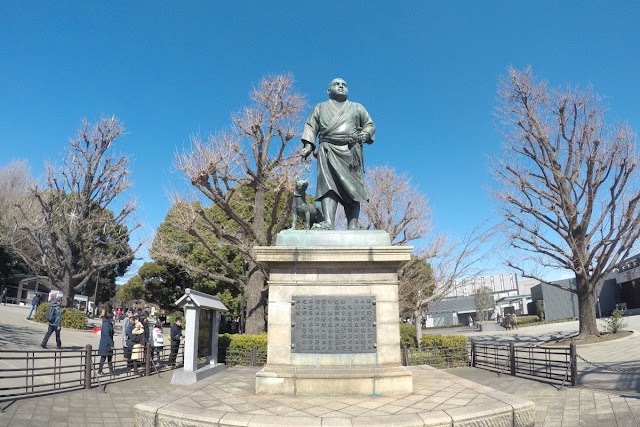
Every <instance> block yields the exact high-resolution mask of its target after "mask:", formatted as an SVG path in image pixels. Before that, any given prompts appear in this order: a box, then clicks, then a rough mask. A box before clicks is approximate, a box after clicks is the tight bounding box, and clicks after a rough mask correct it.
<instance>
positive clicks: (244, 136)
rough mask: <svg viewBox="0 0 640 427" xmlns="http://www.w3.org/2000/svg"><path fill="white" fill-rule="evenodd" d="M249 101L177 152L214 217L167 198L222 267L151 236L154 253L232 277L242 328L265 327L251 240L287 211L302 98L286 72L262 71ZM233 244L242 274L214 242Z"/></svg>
mask: <svg viewBox="0 0 640 427" xmlns="http://www.w3.org/2000/svg"><path fill="white" fill-rule="evenodd" d="M250 97H251V100H252V101H253V103H252V104H251V105H250V106H248V107H246V108H244V109H243V110H242V111H241V112H239V113H237V114H234V115H232V117H231V122H232V124H231V130H230V131H228V132H222V133H219V134H217V135H212V136H210V137H209V138H208V139H206V140H202V139H201V138H200V137H199V136H195V137H193V138H192V149H191V150H190V151H188V152H185V153H182V154H180V155H178V156H177V159H176V164H177V168H178V169H179V170H181V171H182V172H184V173H185V174H186V176H187V177H188V178H189V180H190V182H191V184H192V185H193V186H194V187H195V189H197V191H198V196H199V197H203V196H204V198H205V199H206V200H208V201H210V202H211V203H213V205H214V206H215V207H216V208H217V211H218V212H220V213H221V215H220V216H218V217H213V216H212V215H211V213H212V210H207V209H205V208H204V207H203V205H202V204H201V203H182V202H181V200H184V199H185V197H184V196H179V197H178V200H176V203H174V210H175V208H176V206H178V207H179V208H180V209H179V210H176V212H175V215H174V221H175V226H176V227H179V228H180V229H182V230H185V231H187V232H188V233H189V234H191V235H192V236H193V237H195V238H196V240H197V241H198V242H199V243H200V244H201V245H202V246H203V247H204V248H206V251H207V253H208V255H209V256H210V257H212V258H213V259H215V260H216V262H217V263H218V264H219V265H221V266H223V267H224V274H221V273H219V272H217V271H210V270H207V269H203V268H199V267H198V266H197V265H195V264H193V263H190V262H188V260H186V259H184V258H183V257H181V256H180V253H179V250H178V248H176V247H174V246H173V242H167V241H164V242H160V241H158V239H156V242H157V243H156V244H155V247H154V257H157V258H158V259H163V258H164V259H167V260H168V261H170V262H173V263H179V264H181V265H182V266H183V267H185V268H186V269H187V270H189V271H192V272H194V273H196V274H198V275H202V276H204V277H210V278H212V279H214V280H218V281H222V282H227V283H233V284H235V285H236V286H238V288H239V290H240V291H241V292H242V294H243V295H244V296H245V297H246V309H247V323H246V331H247V332H248V333H257V332H262V331H264V330H265V326H266V323H265V303H266V280H267V278H268V274H269V272H268V270H267V269H266V267H265V266H264V265H260V264H258V263H257V262H256V260H255V256H254V253H253V246H255V245H260V246H266V245H272V244H273V243H274V242H275V236H276V234H277V233H278V232H279V231H280V230H282V229H283V228H284V227H285V225H286V222H287V219H288V217H289V214H290V212H291V206H290V205H291V197H292V191H291V190H292V182H293V176H294V175H295V173H296V171H298V170H299V165H300V163H301V159H300V158H299V156H295V155H290V154H293V153H291V151H292V149H291V145H290V144H289V142H290V141H291V140H292V139H293V138H294V137H295V135H296V130H297V129H298V128H299V127H300V123H299V122H300V119H301V117H300V113H301V111H302V109H303V107H304V105H305V103H304V99H303V97H302V96H301V95H300V94H298V93H296V92H295V91H294V90H293V76H291V75H276V76H269V77H266V78H264V79H262V81H261V82H260V84H259V85H258V86H257V87H255V88H254V89H253V91H252V92H251V95H250ZM224 245H228V246H231V247H233V248H236V249H237V250H238V251H240V253H242V255H243V256H244V257H245V259H246V264H245V265H246V269H245V272H246V273H245V274H238V273H237V271H236V269H235V268H234V265H233V264H232V263H231V262H230V261H229V260H228V259H226V258H225V257H223V256H221V251H220V250H219V247H220V246H224Z"/></svg>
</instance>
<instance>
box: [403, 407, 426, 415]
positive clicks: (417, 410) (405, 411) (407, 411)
mask: <svg viewBox="0 0 640 427" xmlns="http://www.w3.org/2000/svg"><path fill="white" fill-rule="evenodd" d="M420 412H424V409H420V408H415V407H408V408H404V409H402V410H400V411H398V414H418V413H420Z"/></svg>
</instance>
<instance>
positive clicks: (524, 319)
mask: <svg viewBox="0 0 640 427" xmlns="http://www.w3.org/2000/svg"><path fill="white" fill-rule="evenodd" d="M516 320H517V321H518V325H524V324H526V323H533V322H538V321H540V318H539V317H538V316H536V315H529V316H518V317H516Z"/></svg>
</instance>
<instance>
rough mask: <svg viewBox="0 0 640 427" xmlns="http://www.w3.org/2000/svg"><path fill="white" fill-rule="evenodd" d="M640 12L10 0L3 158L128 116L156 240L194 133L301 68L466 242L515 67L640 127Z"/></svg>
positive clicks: (55, 150)
mask: <svg viewBox="0 0 640 427" xmlns="http://www.w3.org/2000/svg"><path fill="white" fill-rule="evenodd" d="M639 12H640V3H637V2H632V1H617V2H604V1H536V2H532V1H509V2H507V1H504V2H498V1H482V2H480V1H465V2H461V1H448V2H444V1H443V2H433V1H406V2H397V3H396V4H391V3H390V2H382V1H354V2H346V1H339V2H335V1H325V2H300V1H278V2H265V1H236V2H214V1H189V2H157V1H155V2H151V1H135V2H131V1H110V2H100V1H71V0H69V1H64V2H51V1H29V2H25V1H14V0H3V1H2V2H0V84H1V85H2V88H1V89H2V92H1V95H0V153H1V154H0V166H1V165H5V164H7V163H9V162H10V161H11V160H14V159H26V160H27V161H28V162H29V163H30V165H31V168H32V172H33V174H34V175H35V176H41V175H42V173H43V170H44V167H43V166H44V162H45V161H57V160H59V159H60V158H61V156H62V153H63V150H64V148H65V147H66V145H67V142H68V139H69V138H70V137H72V136H74V135H75V132H76V130H77V128H78V127H79V125H80V121H81V119H83V118H87V119H88V120H90V121H95V120H96V119H97V118H99V117H100V116H102V115H108V116H110V115H113V114H115V115H116V116H117V117H118V118H120V119H121V120H122V121H123V122H124V124H125V126H126V128H127V132H128V133H127V135H126V136H124V137H123V138H121V140H120V142H119V145H117V148H118V150H119V151H120V152H122V153H124V154H127V155H129V156H130V158H131V161H132V166H131V172H132V175H131V176H132V180H133V187H132V189H131V191H130V195H132V196H135V197H136V198H137V200H138V202H139V205H140V209H139V211H138V217H139V219H140V220H141V221H142V222H143V223H144V225H145V227H144V229H143V230H144V231H143V232H142V233H140V234H139V235H138V236H137V237H138V238H144V237H147V236H149V238H151V236H152V234H153V231H154V230H155V228H156V227H157V226H158V225H159V223H160V222H161V221H162V220H163V218H164V216H165V214H166V212H167V210H168V209H169V207H170V203H169V200H168V198H167V197H166V191H167V190H168V189H171V188H173V187H175V186H176V185H181V183H182V177H181V176H180V175H179V174H178V173H176V172H175V171H174V170H173V167H172V164H173V158H174V154H175V153H176V151H177V150H182V149H183V148H185V147H188V146H189V141H190V135H191V134H193V133H196V132H200V133H202V134H207V133H209V132H215V131H216V130H220V129H223V128H224V127H225V126H227V124H228V122H229V115H230V113H231V112H233V111H235V110H238V109H239V108H240V107H242V106H243V105H245V104H246V103H247V95H248V92H249V90H250V88H251V86H252V84H255V83H257V82H259V80H260V79H261V77H262V76H263V75H266V74H274V73H282V72H291V73H293V74H294V76H295V78H296V88H297V90H298V91H299V92H301V93H303V94H305V95H306V97H307V100H308V103H309V105H310V106H309V109H310V108H311V105H313V104H315V103H317V102H320V101H323V100H325V99H326V87H327V85H328V83H329V81H330V80H331V79H332V78H334V77H337V76H340V77H343V78H344V79H346V80H347V82H348V83H349V94H350V99H352V100H354V101H358V102H360V103H362V104H364V105H365V106H366V108H367V109H368V111H369V113H370V114H371V116H372V117H373V119H374V121H375V123H376V126H377V131H376V142H375V144H373V145H372V146H368V147H367V152H366V158H367V163H368V165H380V164H387V165H389V166H392V167H394V168H396V170H397V171H399V172H406V173H407V174H409V176H411V177H412V180H413V183H414V184H415V185H417V186H418V187H419V188H420V190H421V191H423V192H424V193H425V194H426V195H427V197H428V198H429V200H430V203H431V206H432V208H433V211H434V219H435V226H436V229H437V230H438V231H442V232H445V233H449V234H451V235H454V236H455V235H459V234H462V233H464V232H465V230H467V228H468V227H469V226H470V225H472V224H476V223H479V222H480V221H482V220H483V219H484V218H486V217H488V216H490V215H492V214H493V212H494V211H495V208H496V207H495V204H494V202H493V201H492V200H491V199H490V197H489V194H488V192H487V188H488V187H489V186H491V185H492V182H493V181H492V177H491V174H490V171H489V166H488V162H487V156H492V155H496V154H498V153H499V149H500V144H501V140H500V136H499V133H498V131H497V130H496V127H495V120H494V118H493V116H492V113H493V111H494V108H495V106H496V84H497V80H498V78H499V76H500V75H502V74H504V73H505V71H506V69H507V67H508V66H509V65H513V66H515V67H524V66H526V65H531V66H532V67H533V70H534V73H535V74H536V75H537V76H538V77H542V78H545V79H547V80H549V81H550V82H551V83H552V84H553V85H564V84H567V83H572V84H579V85H582V86H584V85H586V84H588V83H592V84H593V85H594V87H595V90H596V92H597V93H599V94H601V95H606V96H607V97H608V104H609V107H610V113H609V118H610V119H611V120H613V121H627V122H629V123H630V124H631V126H632V127H633V128H634V129H638V128H639V126H640V115H639V114H638V113H639V112H640V103H639V102H638V100H639V99H640V85H638V82H637V80H638V76H639V75H640V69H639V68H640V55H638V53H639V48H638V43H639V41H640V26H638V25H637V19H638V18H639V17H640V13H639ZM141 255H143V256H144V255H145V252H143V253H142V254H141ZM498 269H499V268H498ZM495 272H496V273H499V272H502V271H495Z"/></svg>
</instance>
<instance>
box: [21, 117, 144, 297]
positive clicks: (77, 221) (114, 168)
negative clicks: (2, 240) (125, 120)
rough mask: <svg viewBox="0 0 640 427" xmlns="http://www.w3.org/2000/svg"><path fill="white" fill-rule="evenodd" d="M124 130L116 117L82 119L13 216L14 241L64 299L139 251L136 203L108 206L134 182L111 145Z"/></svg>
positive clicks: (29, 262)
mask: <svg viewBox="0 0 640 427" xmlns="http://www.w3.org/2000/svg"><path fill="white" fill-rule="evenodd" d="M122 133H123V128H122V125H121V124H120V123H119V122H118V120H116V119H115V117H112V118H103V119H101V120H100V121H99V122H98V123H96V124H95V125H91V124H89V123H88V122H86V121H83V123H82V126H81V128H80V130H79V131H78V135H77V137H76V138H74V139H72V140H71V141H70V143H71V147H70V149H68V150H67V151H66V155H65V158H64V160H63V162H62V165H60V166H59V167H56V166H55V165H47V169H46V182H45V184H44V186H42V187H34V188H33V189H32V191H31V192H30V195H29V197H27V198H26V199H25V200H23V201H22V202H21V203H20V204H19V206H18V212H19V215H14V216H13V218H12V223H13V232H12V233H10V234H9V236H10V239H11V241H10V246H11V248H12V249H13V251H14V252H15V253H16V254H17V255H18V256H20V258H22V259H23V260H24V262H25V263H26V264H27V265H28V266H29V267H30V269H31V270H32V271H33V272H38V273H39V274H44V275H46V276H48V277H49V280H50V282H51V285H52V286H53V287H55V288H56V289H59V290H60V291H62V293H63V294H64V298H65V301H64V302H65V304H66V305H71V303H72V302H73V296H74V295H75V293H76V292H78V291H80V290H82V289H83V287H84V286H85V285H86V284H87V281H88V280H89V278H91V277H92V275H95V274H97V273H99V272H101V271H104V270H107V269H113V268H116V267H117V265H118V264H120V263H123V262H125V261H127V260H131V259H133V257H134V253H135V251H134V250H132V249H131V247H130V246H129V236H130V234H131V232H132V231H133V230H135V229H136V228H137V227H138V225H134V226H133V227H132V228H128V227H127V223H128V222H129V221H130V219H131V214H132V212H133V210H134V204H133V203H132V202H126V203H123V204H121V208H119V209H118V210H117V211H115V212H114V211H112V210H110V209H111V207H112V206H114V205H115V203H113V202H114V200H115V199H116V197H118V196H119V195H121V194H122V193H123V192H124V191H125V190H126V189H127V188H128V186H129V183H128V181H127V176H128V170H127V158H126V157H124V156H120V157H118V156H115V155H113V154H110V153H109V152H108V150H109V148H110V147H111V145H112V144H113V143H114V141H115V140H116V138H118V137H119V136H120V135H121V134H122ZM136 249H137V248H136Z"/></svg>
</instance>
